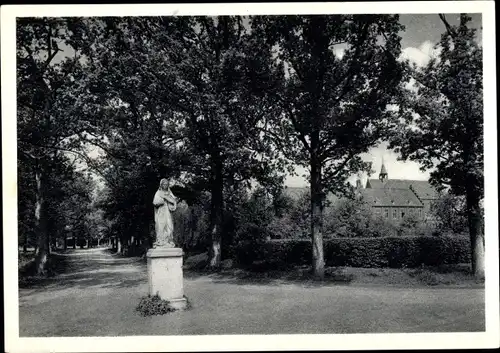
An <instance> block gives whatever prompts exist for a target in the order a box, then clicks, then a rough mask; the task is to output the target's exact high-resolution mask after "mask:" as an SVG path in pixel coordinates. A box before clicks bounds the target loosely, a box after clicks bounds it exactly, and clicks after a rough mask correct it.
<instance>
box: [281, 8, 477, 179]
mask: <svg viewBox="0 0 500 353" xmlns="http://www.w3.org/2000/svg"><path fill="white" fill-rule="evenodd" d="M445 16H446V19H447V21H448V22H449V23H450V24H451V25H456V24H458V20H459V14H446V15H445ZM469 16H470V17H471V18H472V21H471V22H470V26H471V27H474V28H477V29H478V37H479V38H478V41H479V42H480V43H482V40H481V35H482V32H481V31H480V29H481V22H482V21H481V14H469ZM400 23H401V24H402V25H404V26H405V31H404V32H401V33H400V36H401V47H402V48H403V55H404V56H405V57H406V58H408V59H410V60H411V61H413V62H415V63H416V64H418V65H420V66H422V65H425V64H426V63H427V62H428V60H429V59H430V55H431V54H432V48H433V46H434V45H435V44H436V43H437V42H439V40H440V38H441V34H442V33H443V32H444V31H445V27H444V24H443V23H442V22H441V19H440V18H439V16H438V15H437V14H402V15H400ZM382 158H383V159H384V164H385V166H386V169H387V173H388V175H389V178H393V179H413V180H427V179H429V171H421V170H420V164H418V163H416V162H412V161H407V162H404V161H398V155H397V154H396V153H395V152H393V151H391V150H388V149H387V143H386V142H383V143H381V144H380V145H379V146H377V147H374V148H372V149H371V150H370V151H369V152H368V153H365V154H363V155H362V159H363V160H364V161H371V162H372V170H373V171H374V173H373V174H372V176H371V177H370V178H377V177H378V173H379V172H380V168H381V166H382ZM296 173H297V174H299V175H297V176H289V177H287V178H286V180H285V185H287V186H290V187H304V186H307V185H308V183H307V181H306V179H305V178H304V177H302V175H304V174H305V173H307V170H306V169H304V168H301V167H298V168H297V169H296ZM367 178H368V176H367V175H366V174H365V175H362V176H361V180H362V182H363V184H365V183H366V180H367ZM356 179H357V176H356V175H353V176H351V178H350V179H349V182H351V183H352V184H353V185H354V184H355V183H356Z"/></svg>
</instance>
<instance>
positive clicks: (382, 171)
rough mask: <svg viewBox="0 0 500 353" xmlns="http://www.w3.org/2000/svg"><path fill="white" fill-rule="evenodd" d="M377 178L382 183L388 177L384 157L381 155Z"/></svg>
mask: <svg viewBox="0 0 500 353" xmlns="http://www.w3.org/2000/svg"><path fill="white" fill-rule="evenodd" d="M378 178H379V180H380V181H381V182H382V183H383V182H386V181H387V179H389V175H388V174H387V169H386V168H385V163H384V157H382V168H380V174H379V175H378Z"/></svg>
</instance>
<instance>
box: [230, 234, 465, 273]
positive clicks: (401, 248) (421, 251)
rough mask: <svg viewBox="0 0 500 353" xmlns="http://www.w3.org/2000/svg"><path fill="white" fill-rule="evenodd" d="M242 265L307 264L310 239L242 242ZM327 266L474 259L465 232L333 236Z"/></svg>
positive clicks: (326, 243) (410, 264)
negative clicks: (440, 234)
mask: <svg viewBox="0 0 500 353" xmlns="http://www.w3.org/2000/svg"><path fill="white" fill-rule="evenodd" d="M234 254H235V257H236V260H237V262H238V264H239V265H240V266H243V267H251V265H252V264H253V263H255V262H258V263H259V264H261V266H260V267H262V263H267V264H268V267H269V268H273V269H276V268H282V269H284V268H287V267H289V266H294V265H306V264H309V263H310V261H311V256H312V246H311V241H310V240H309V239H301V240H270V241H265V242H264V241H263V242H241V243H239V244H238V245H237V246H236V247H235V251H234ZM324 256H325V264H326V266H350V267H368V268H370V267H391V268H414V267H419V266H422V265H425V266H438V265H443V264H458V263H468V262H470V253H469V239H468V237H464V236H441V237H432V236H414V237H377V238H330V239H325V241H324Z"/></svg>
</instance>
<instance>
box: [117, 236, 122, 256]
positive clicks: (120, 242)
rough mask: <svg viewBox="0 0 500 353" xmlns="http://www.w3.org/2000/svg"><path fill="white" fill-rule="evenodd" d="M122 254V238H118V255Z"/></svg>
mask: <svg viewBox="0 0 500 353" xmlns="http://www.w3.org/2000/svg"><path fill="white" fill-rule="evenodd" d="M121 252H122V240H121V239H120V237H116V253H117V254H121Z"/></svg>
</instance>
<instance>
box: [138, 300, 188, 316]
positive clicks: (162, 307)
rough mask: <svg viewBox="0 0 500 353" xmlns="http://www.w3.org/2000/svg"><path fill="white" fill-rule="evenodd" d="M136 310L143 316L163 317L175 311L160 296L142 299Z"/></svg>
mask: <svg viewBox="0 0 500 353" xmlns="http://www.w3.org/2000/svg"><path fill="white" fill-rule="evenodd" d="M184 298H185V297H184ZM186 300H187V298H186ZM189 307H190V304H189V302H188V305H187V308H189ZM135 310H136V311H138V312H139V313H140V314H141V315H142V316H153V315H163V314H167V313H169V312H172V311H175V309H174V308H172V307H171V306H170V304H169V302H168V301H166V300H163V299H161V298H160V297H159V296H158V295H154V296H151V295H148V296H146V297H142V298H141V300H140V302H139V305H137V307H136V308H135Z"/></svg>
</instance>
